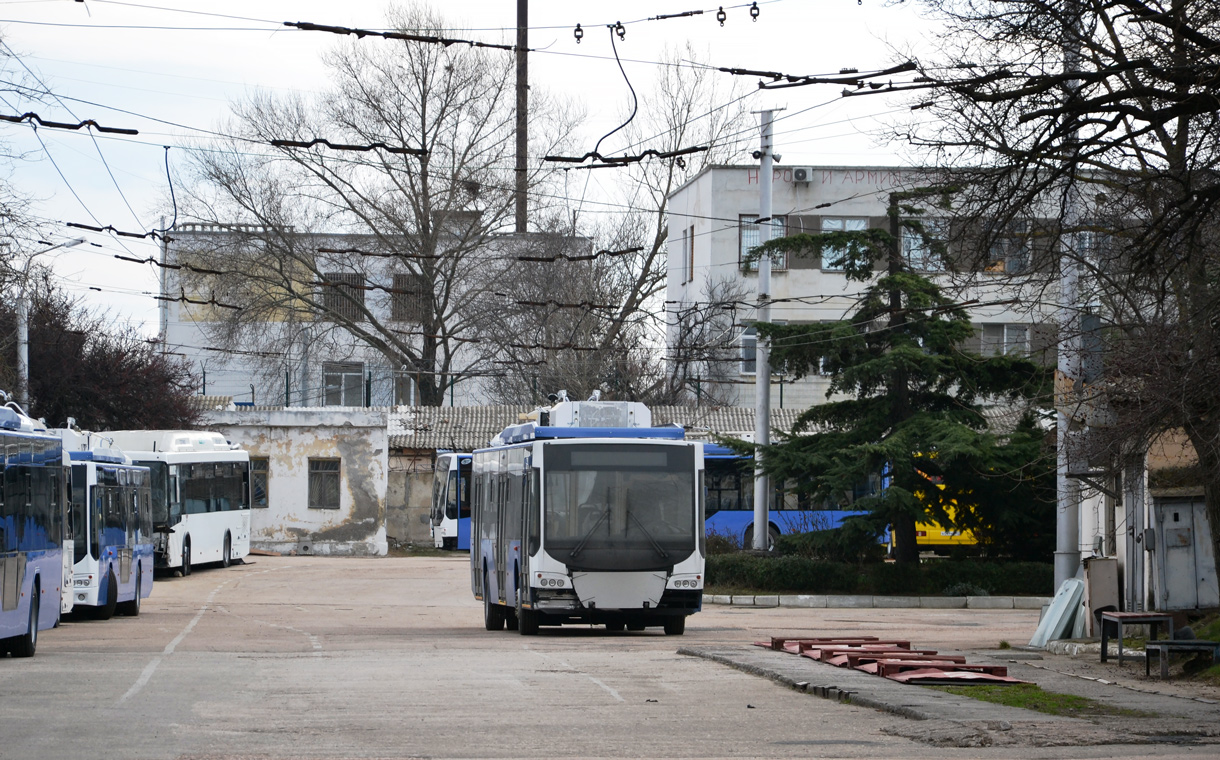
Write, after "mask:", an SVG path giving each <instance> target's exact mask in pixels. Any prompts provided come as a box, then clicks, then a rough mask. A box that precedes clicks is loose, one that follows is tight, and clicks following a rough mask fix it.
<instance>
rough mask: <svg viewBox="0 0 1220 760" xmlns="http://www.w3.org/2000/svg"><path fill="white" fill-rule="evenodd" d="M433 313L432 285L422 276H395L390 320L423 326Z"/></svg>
mask: <svg viewBox="0 0 1220 760" xmlns="http://www.w3.org/2000/svg"><path fill="white" fill-rule="evenodd" d="M431 313H432V288H431V283H429V282H428V280H427V278H426V277H424V276H423V275H422V274H414V273H409V274H396V275H394V292H393V297H392V298H391V299H390V319H392V320H394V321H395V322H414V323H416V324H423V323H424V322H426V321H428V317H429V316H430V315H431Z"/></svg>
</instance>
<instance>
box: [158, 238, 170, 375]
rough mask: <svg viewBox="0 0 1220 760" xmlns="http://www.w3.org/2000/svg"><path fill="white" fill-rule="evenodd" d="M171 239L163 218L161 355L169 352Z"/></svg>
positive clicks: (160, 310)
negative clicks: (166, 232)
mask: <svg viewBox="0 0 1220 760" xmlns="http://www.w3.org/2000/svg"><path fill="white" fill-rule="evenodd" d="M167 264H169V239H168V238H167V237H166V235H165V217H161V302H160V304H161V305H160V307H159V308H158V311H159V312H161V313H160V315H159V316H160V317H161V353H163V354H164V353H165V352H166V351H168V350H169V301H167V300H165V297H166V296H168V295H169V293H168V289H169V267H168V266H166V265H167Z"/></svg>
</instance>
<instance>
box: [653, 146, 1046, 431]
mask: <svg viewBox="0 0 1220 760" xmlns="http://www.w3.org/2000/svg"><path fill="white" fill-rule="evenodd" d="M933 181H934V177H932V176H931V175H930V173H929V172H928V171H926V170H919V169H910V168H894V167H820V166H816V167H791V166H785V167H779V168H776V169H775V170H774V174H773V185H772V216H773V221H772V233H771V235H772V237H779V236H785V235H792V234H797V233H801V232H813V233H816V232H828V231H856V230H866V229H872V228H877V229H885V230H888V229H889V228H890V217H889V214H888V209H889V207H890V195H891V193H894V192H897V191H902V190H906V189H909V188H912V187H916V186H925V185H928V184H931V183H932V182H933ZM759 200H760V188H759V168H758V167H757V166H709V167H707V168H705V169H703V170H702V171H701V172H699V173H698V174H696V175H695V176H693V177H692V178H691V179H689V180H688V181H687V182H686V183H684V184H683V185H682V186H681V187H679V188H678V189H677V190H675V191H674V193H673V194H672V195H670V198H669V209H668V212H669V272H668V282H667V289H666V301H667V311H669V312H670V336H669V337H670V340H669V344H670V346H671V354H672V353H673V351H672V347H673V346H675V345H678V344H679V343H680V339H679V336H678V335H677V333H678V331H680V330H681V329H683V326H682V325H681V323H680V322H679V321H678V319H677V318H676V315H677V314H679V313H681V312H683V311H684V310H690V309H697V308H699V307H700V306H701V305H707V304H709V303H731V304H733V305H735V306H736V308H735V310H734V312H735V313H734V316H733V318H732V319H731V320H730V323H731V325H732V335H733V337H734V338H735V340H736V341H737V344H738V346H739V351H737V352H735V353H736V358H737V360H736V361H735V362H732V363H731V364H733V365H734V366H727V365H728V364H730V363H722V365H725V366H721V367H719V368H716V367H706V368H704V369H702V370H701V371H700V372H695V373H692V374H693V375H695V376H696V377H697V378H698V382H699V383H700V384H701V385H703V384H707V385H713V386H718V390H719V393H718V395H719V397H720V399H721V400H722V401H723V402H724V403H727V404H730V405H743V406H750V405H753V403H754V369H755V362H754V356H755V351H754V345H755V339H754V330H753V328H751V327H750V323H751V321H752V320H753V317H754V309H753V304H755V303H756V300H757V290H758V275H757V264H756V263H755V262H753V261H751V260H750V259H749V257H748V256H747V254H748V253H749V251H750V249H752V248H753V247H754V246H756V245H758V242H759V226H758V224H757V223H756V220H757V219H758V213H759ZM921 223H922V226H923V228H924V229H925V230H926V231H927V232H928V233H930V234H931V235H936V234H937V231H938V230H942V231H945V230H947V229H948V225H947V222H945V221H944V220H942V219H939V218H938V217H937V216H936V213H935V212H934V211H933V210H932V209H928V210H927V211H925V213H923V214H922V215H921ZM991 248H992V251H991V255H992V258H993V260H992V262H991V265H990V266H988V267H986V269H985V270H984V271H978V272H960V271H959V272H949V271H947V270H948V269H952V267H946V266H945V262H943V261H941V260H940V257H937V256H934V255H933V253H932V246H930V245H929V244H928V240H927V237H926V236H924V235H917V234H914V233H913V232H911V231H910V230H907V229H905V228H904V230H903V237H902V255H903V256H904V257H906V259H907V261H908V262H909V263H910V264H911V266H912V267H913V268H914V269H916V270H918V271H922V272H926V273H929V274H932V275H933V276H934V277H935V278H936V280H937V281H938V282H940V283H941V284H942V285H943V286H944V287H945V288H946V290H947V292H948V293H950V295H952V296H953V297H955V298H958V299H959V300H960V301H961V302H963V303H969V304H972V305H970V306H969V307H968V313H969V314H970V317H971V319H972V321H973V322H974V324H975V327H976V330H977V345H974V346H971V348H977V349H979V350H982V351H985V352H997V351H998V352H1005V353H1007V352H1010V351H1033V352H1043V351H1045V349H1046V348H1048V347H1049V346H1050V345H1051V344H1052V343H1053V329H1052V328H1051V326H1050V325H1049V322H1050V316H1051V314H1052V311H1053V303H1050V302H1047V301H1046V300H1043V299H1039V298H1036V297H1031V295H1030V294H1031V293H1034V292H1035V290H1036V289H1035V284H1034V281H1033V280H1030V281H1029V282H1026V281H1025V280H1024V279H1023V278H1022V276H1021V275H1022V272H1023V271H1026V270H1028V269H1029V268H1030V267H1031V265H1032V264H1033V261H1032V258H1033V257H1034V256H1036V253H1034V254H1031V252H1030V246H1029V244H1028V239H1027V238H1024V237H1022V236H1012V237H1010V238H1007V239H1005V240H1003V241H1001V242H998V243H994V244H993V245H992V246H991ZM833 261H834V256H833V255H831V254H830V253H827V252H824V253H823V255H821V256H820V257H819V256H799V257H798V256H789V257H787V258H786V259H780V260H777V259H773V263H772V267H771V293H770V296H771V298H772V306H771V320H772V321H773V322H789V323H809V322H824V321H838V320H842V319H845V318H846V317H848V316H849V315H850V314H851V313H852V311H853V310H854V309H855V308H856V305H857V299H858V298H859V296H860V294H861V293H862V291H863V290H864V289H865V288H866V287H867V283H861V282H857V281H852V280H849V279H848V278H847V276H846V275H845V274H844V273H843V271H842V268H841V267H836V266H834V265H833ZM882 265H884V264H882ZM680 358H681V357H678V359H679V360H680ZM1051 360H1052V361H1053V356H1052V357H1051ZM829 382H830V381H829V378H828V377H826V376H815V377H808V378H804V379H802V380H800V381H795V382H794V381H793V379H792V378H783V377H781V376H778V375H777V376H775V377H774V378H773V380H772V383H773V387H772V390H771V404H772V406H774V407H781V406H796V407H800V408H805V407H808V406H810V405H812V404H817V403H821V402H822V401H824V400H825V399H826V392H827V389H828V387H829Z"/></svg>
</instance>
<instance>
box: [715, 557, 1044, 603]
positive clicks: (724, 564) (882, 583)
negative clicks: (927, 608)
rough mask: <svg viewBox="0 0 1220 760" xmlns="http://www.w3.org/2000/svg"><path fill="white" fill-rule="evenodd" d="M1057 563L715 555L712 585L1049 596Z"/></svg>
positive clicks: (769, 589) (810, 591)
mask: <svg viewBox="0 0 1220 760" xmlns="http://www.w3.org/2000/svg"><path fill="white" fill-rule="evenodd" d="M1054 574H1055V572H1054V566H1053V565H1051V564H1049V563H1046V564H1044V563H1039V562H995V561H991V562H989V561H985V560H968V561H963V562H952V561H947V560H933V561H931V562H925V563H923V564H921V565H915V566H908V565H898V564H888V563H874V564H864V565H860V564H856V563H853V562H827V561H825V560H820V559H813V558H810V557H807V556H798V555H795V554H787V555H784V554H775V555H756V554H746V553H740V552H738V553H732V554H714V555H710V556H708V558H707V570H706V579H707V584H708V585H710V586H729V587H734V588H746V589H754V590H755V591H759V592H780V591H783V592H792V593H802V594H912V595H913V594H925V595H940V594H947V595H950V596H960V595H965V596H986V595H994V594H999V595H1005V596H1007V595H1010V594H1033V595H1049V594H1051V593H1052V591H1053V589H1054Z"/></svg>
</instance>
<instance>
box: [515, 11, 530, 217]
mask: <svg viewBox="0 0 1220 760" xmlns="http://www.w3.org/2000/svg"><path fill="white" fill-rule="evenodd" d="M529 41H530V31H529V0H517V166H516V174H517V177H516V179H517V197H516V201H517V208H516V211H517V233H518V234H521V233H524V232H526V225H527V222H528V212H527V209H528V203H527V198H526V190H527V182H526V179H527V176H528V175H527V165H526V163H527V158H528V153H529V144H530V141H529V57H528V54H527V53H526V52H525V51H526V49H527V48H529Z"/></svg>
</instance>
